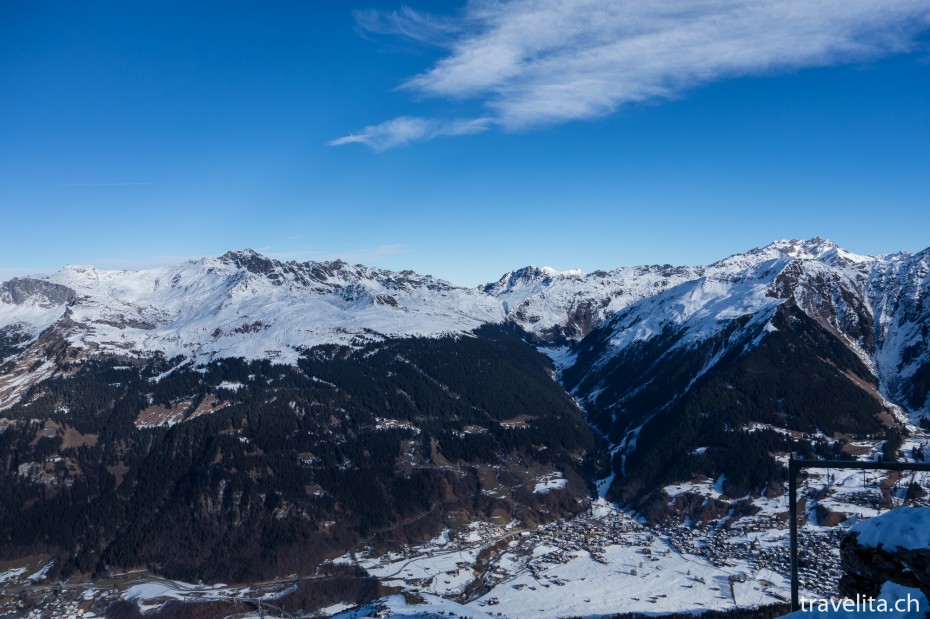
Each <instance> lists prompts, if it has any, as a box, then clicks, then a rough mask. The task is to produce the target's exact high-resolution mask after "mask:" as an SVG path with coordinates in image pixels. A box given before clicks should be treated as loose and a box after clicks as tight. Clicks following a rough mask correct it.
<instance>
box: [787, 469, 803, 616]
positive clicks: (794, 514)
mask: <svg viewBox="0 0 930 619" xmlns="http://www.w3.org/2000/svg"><path fill="white" fill-rule="evenodd" d="M797 494H798V467H797V460H795V459H794V457H791V458H790V459H789V460H788V522H789V523H790V528H791V611H792V612H794V611H796V610H799V609H800V608H801V602H800V600H799V598H798V496H797Z"/></svg>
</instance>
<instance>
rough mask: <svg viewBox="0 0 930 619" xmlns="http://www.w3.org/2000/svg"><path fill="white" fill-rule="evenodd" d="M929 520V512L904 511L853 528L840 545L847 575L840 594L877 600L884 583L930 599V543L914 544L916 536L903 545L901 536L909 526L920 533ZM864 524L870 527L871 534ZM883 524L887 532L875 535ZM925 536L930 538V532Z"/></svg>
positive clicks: (925, 532) (897, 511)
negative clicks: (898, 586) (919, 592)
mask: <svg viewBox="0 0 930 619" xmlns="http://www.w3.org/2000/svg"><path fill="white" fill-rule="evenodd" d="M900 512H908V513H907V514H904V513H900ZM927 518H930V509H919V508H901V509H897V510H893V511H891V512H888V513H887V514H883V515H882V516H878V517H876V518H872V519H870V520H869V521H866V522H863V523H860V525H857V526H856V527H853V529H852V530H850V532H849V533H848V534H847V535H846V537H844V538H843V541H842V542H841V543H840V557H841V560H842V564H843V571H844V572H845V574H844V575H843V577H842V578H841V579H840V585H839V589H840V591H839V592H840V594H841V595H844V596H847V597H854V596H855V595H856V594H859V595H863V596H871V597H877V596H878V593H879V590H880V589H881V587H882V584H883V583H885V582H889V581H890V582H893V583H897V584H899V585H902V586H905V587H913V588H917V589H920V590H921V591H922V592H923V593H924V595H928V596H930V544H925V545H922V544H920V543H916V544H915V543H913V539H914V536H910V541H911V542H912V543H906V542H905V543H902V542H901V534H902V533H905V534H906V529H907V528H908V527H909V526H910V527H915V528H917V529H918V530H917V532H918V534H919V533H921V531H923V530H924V529H925V527H924V526H923V525H924V522H925V521H926V519H927ZM908 522H910V523H913V524H908ZM862 525H871V526H870V527H869V528H870V529H871V531H869V530H866V529H864V528H863V527H862ZM882 525H885V526H884V529H885V530H886V531H887V533H882V534H881V535H878V536H876V535H875V530H876V529H880V527H881V526H882ZM924 535H925V536H930V530H926V531H924ZM876 541H877V542H878V543H876ZM908 546H910V547H908ZM921 546H922V547H921Z"/></svg>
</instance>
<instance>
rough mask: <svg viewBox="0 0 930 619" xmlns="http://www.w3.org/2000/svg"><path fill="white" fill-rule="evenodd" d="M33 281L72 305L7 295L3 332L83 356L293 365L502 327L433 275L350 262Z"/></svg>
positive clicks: (471, 296)
mask: <svg viewBox="0 0 930 619" xmlns="http://www.w3.org/2000/svg"><path fill="white" fill-rule="evenodd" d="M30 281H38V282H43V283H48V284H57V285H59V286H61V287H65V288H66V289H68V290H71V291H73V295H72V297H73V300H64V299H63V298H62V299H61V300H60V302H58V303H48V302H47V300H45V299H42V298H37V297H35V296H26V297H25V298H20V299H18V300H19V303H17V302H15V301H14V300H13V299H12V297H11V296H10V295H7V296H8V297H9V298H3V299H2V302H0V319H2V320H3V323H0V326H13V325H15V326H16V328H17V329H18V330H19V331H21V332H23V333H27V334H29V335H30V336H31V337H32V338H35V337H37V336H38V335H39V333H41V332H42V331H43V330H45V329H47V328H48V327H50V326H53V325H54V326H55V327H57V328H58V329H59V330H60V331H61V333H62V334H63V335H64V337H66V338H67V340H68V343H69V344H70V345H71V346H72V347H75V348H78V349H89V350H96V351H101V352H108V353H115V354H120V355H144V354H150V353H156V352H160V353H163V354H164V355H165V356H166V357H169V358H171V357H174V356H176V355H182V356H184V357H186V358H189V359H192V360H194V361H197V362H206V361H209V360H210V359H213V358H216V357H244V358H247V359H257V358H272V359H276V360H278V361H281V362H289V363H292V362H294V361H296V359H297V357H298V356H299V350H300V349H302V348H307V347H311V346H315V345H318V344H353V343H358V342H360V341H363V340H364V341H367V340H377V339H380V338H385V337H403V336H413V335H423V336H435V335H439V334H443V333H464V332H468V331H470V330H472V329H474V328H475V327H478V326H480V325H482V324H485V323H489V322H490V323H494V322H500V321H501V320H503V316H502V315H501V311H500V308H499V305H498V303H496V302H495V301H494V299H491V298H489V297H488V296H487V295H484V294H482V293H480V292H479V291H477V290H472V289H466V288H457V287H454V286H451V285H449V284H448V283H446V282H443V281H442V280H438V279H435V278H433V277H429V276H420V275H417V274H415V273H412V272H402V273H393V272H390V271H384V270H380V269H370V268H367V267H363V266H350V265H348V264H345V263H343V262H320V263H316V262H307V263H295V262H289V263H281V262H278V261H275V260H270V259H268V258H265V257H263V256H261V255H260V254H257V253H255V252H252V251H249V250H246V251H242V252H230V253H228V254H225V255H224V256H221V257H219V258H203V259H200V260H195V261H190V262H186V263H183V264H180V265H177V266H171V267H165V268H159V269H151V270H145V271H137V272H132V271H103V270H98V269H95V268H93V267H66V268H64V269H62V270H60V271H58V272H57V273H55V274H53V275H50V276H48V277H47V278H45V279H42V280H30ZM21 282H22V280H18V281H14V282H13V283H14V284H17V283H19V284H20V287H22V284H21Z"/></svg>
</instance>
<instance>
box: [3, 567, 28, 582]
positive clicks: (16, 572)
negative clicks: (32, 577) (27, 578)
mask: <svg viewBox="0 0 930 619" xmlns="http://www.w3.org/2000/svg"><path fill="white" fill-rule="evenodd" d="M25 573H26V568H24V567H14V568H13V569H10V570H7V571H5V572H0V584H2V583H5V582H7V581H8V580H13V579H14V578H16V577H18V576H22V575H23V574H25Z"/></svg>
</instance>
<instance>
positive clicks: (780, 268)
mask: <svg viewBox="0 0 930 619" xmlns="http://www.w3.org/2000/svg"><path fill="white" fill-rule="evenodd" d="M928 268H930V252H928V251H927V250H925V251H923V252H920V253H918V254H914V255H911V254H907V253H898V254H892V255H885V256H858V255H855V254H852V253H850V252H847V251H845V250H843V249H842V248H840V247H838V246H836V245H835V244H833V243H830V242H828V241H824V240H822V239H819V238H814V239H811V240H808V241H777V242H775V243H772V244H771V245H768V246H766V247H764V248H761V249H753V250H751V251H749V252H746V253H743V254H737V255H734V256H731V257H729V258H726V259H724V260H721V261H719V262H716V263H714V264H711V265H709V266H706V267H705V266H695V267H672V266H669V265H664V266H642V267H625V268H619V269H615V270H612V271H595V272H593V273H588V274H584V273H582V272H580V271H577V270H572V271H556V270H553V269H549V268H537V267H532V266H530V267H526V268H523V269H519V270H516V271H512V272H510V273H507V274H505V275H504V276H503V277H502V278H501V279H500V280H499V281H497V282H494V283H490V284H487V285H485V286H482V287H479V288H477V289H472V288H462V287H456V286H453V285H451V284H449V283H447V282H445V281H442V280H440V279H437V278H434V277H431V276H428V275H418V274H416V273H413V272H410V271H402V272H392V271H387V270H383V269H376V268H369V267H364V266H361V265H355V266H353V265H349V264H346V263H344V262H341V261H335V262H304V263H299V262H280V261H277V260H274V259H271V258H267V257H265V256H262V255H261V254H258V253H256V252H254V251H251V250H244V251H237V252H229V253H227V254H224V255H223V256H220V257H217V258H203V259H200V260H192V261H188V262H185V263H182V264H178V265H174V266H169V267H163V268H157V269H151V270H144V271H105V270H99V269H96V268H94V267H81V266H69V267H65V268H63V269H62V270H60V271H58V272H57V273H54V274H51V275H47V276H41V277H35V278H20V279H13V280H10V281H8V282H5V283H3V284H2V285H0V358H2V359H0V362H2V363H3V364H4V369H3V375H0V406H3V405H4V404H8V403H9V402H11V401H13V400H15V397H16V394H17V393H19V392H21V387H22V386H23V385H26V384H32V383H34V382H35V381H36V380H39V379H41V378H43V377H45V376H48V375H50V374H51V373H53V372H54V371H55V365H54V363H53V362H52V361H51V360H49V359H50V357H49V355H47V354H45V355H44V356H43V355H39V354H38V352H37V351H38V350H39V349H42V350H47V349H48V347H49V346H51V345H52V344H55V345H58V346H65V347H66V348H67V349H68V350H69V351H70V353H69V354H70V355H71V356H72V357H80V356H83V355H87V354H98V355H99V354H112V355H116V356H128V357H133V356H136V357H140V356H141V357H144V356H146V355H151V354H156V353H158V354H162V355H164V356H165V357H166V358H173V357H177V356H181V357H183V358H185V359H189V360H192V361H194V362H196V363H206V362H209V361H210V360H212V359H216V358H222V357H243V358H246V359H260V358H270V359H273V360H275V361H278V362H284V363H294V362H295V361H296V359H297V358H298V357H299V355H300V354H301V351H303V350H306V349H308V348H310V347H313V346H316V345H320V344H340V345H358V344H363V343H365V342H370V341H377V340H381V339H385V338H395V337H407V336H417V335H419V336H438V335H442V334H448V333H462V334H464V333H468V332H470V331H471V330H473V329H475V328H476V327H478V326H480V325H482V324H487V323H502V322H511V323H514V324H516V325H519V326H520V327H521V328H522V329H524V330H525V331H526V332H527V333H528V334H529V335H530V336H532V337H533V338H534V339H535V340H536V341H537V342H538V343H542V344H546V343H548V344H565V343H571V342H575V341H578V340H580V339H581V338H582V337H584V336H585V335H587V334H589V333H590V332H591V331H592V330H594V329H596V328H597V327H599V326H602V328H601V329H600V335H599V336H598V338H595V339H596V340H597V341H604V342H605V343H606V344H605V345H604V346H602V347H601V349H600V356H599V358H598V359H597V360H596V361H591V363H592V366H591V367H593V366H603V365H604V364H605V363H607V362H608V360H609V359H610V358H613V357H615V356H616V355H617V354H618V353H620V352H622V351H624V350H629V349H630V347H631V346H633V345H638V344H641V343H642V342H645V341H651V340H653V339H655V338H657V337H659V336H660V335H662V334H665V335H666V336H667V335H668V334H669V333H670V332H672V331H675V332H676V333H679V334H680V337H677V339H676V344H675V346H673V347H672V348H671V349H670V350H669V352H671V351H672V350H674V349H675V348H682V347H685V348H686V347H689V346H695V345H697V344H699V343H701V342H704V341H707V339H708V338H710V337H713V336H715V335H717V334H719V333H721V332H722V331H723V330H725V329H728V328H730V327H729V325H731V323H732V321H734V320H736V319H739V318H741V317H746V322H745V324H741V325H740V326H739V329H740V330H742V331H747V330H749V331H753V333H755V335H754V336H753V338H751V340H750V341H754V340H757V339H758V338H759V337H761V336H762V335H764V334H765V333H767V332H770V331H771V330H772V329H774V327H773V326H772V322H771V319H772V317H773V315H774V312H775V310H776V308H777V307H778V306H780V305H782V304H783V303H785V302H786V301H787V300H789V299H790V300H793V301H794V302H795V303H797V305H798V306H799V307H800V308H801V309H802V310H803V311H804V312H805V313H807V314H808V315H809V316H811V317H812V318H814V319H815V320H817V321H818V322H820V323H821V324H823V325H824V327H826V328H828V329H829V330H830V331H831V332H833V333H835V334H836V335H837V336H838V337H840V338H842V340H843V341H844V342H845V344H846V345H847V346H848V347H849V348H850V349H851V350H853V351H854V352H855V353H856V354H857V355H858V356H860V357H861V359H862V360H863V362H864V363H866V364H867V365H868V366H869V368H870V370H871V371H872V372H873V373H874V375H875V376H876V377H877V378H878V381H879V383H880V386H881V390H882V392H883V393H884V394H885V395H886V396H887V397H889V398H890V399H892V400H893V401H895V402H896V403H898V404H899V405H900V406H902V407H903V408H905V409H908V410H910V411H912V412H915V413H926V412H927V402H926V393H927V384H928V382H930V356H928V340H930V334H928V328H930V320H928V316H930V300H928V295H927V288H928V283H930V282H928ZM608 319H610V320H609V321H608ZM605 321H607V322H605ZM759 329H761V331H760V330H759ZM728 337H729V338H730V339H734V336H733V334H730V335H729V336H728ZM593 341H594V340H592V343H589V344H587V345H586V346H588V349H589V351H590V350H593V349H592V348H591V347H592V346H594V344H593ZM725 350H727V348H726V347H720V348H719V349H718V350H717V352H716V353H715V354H712V355H709V356H708V357H707V358H706V359H705V360H704V363H703V365H702V367H701V368H700V370H699V371H698V372H697V373H696V374H695V375H694V376H692V377H691V380H692V381H693V380H694V379H696V378H697V377H698V376H699V375H700V374H701V373H703V372H705V371H706V370H707V369H708V368H709V367H711V366H712V365H713V364H714V363H715V361H716V359H717V358H719V356H720V355H721V354H722V353H723V352H724V351H725ZM43 354H44V353H43ZM576 354H577V352H576ZM591 354H592V353H590V352H589V355H588V356H589V357H590V356H591ZM43 359H44V360H43ZM588 369H589V370H590V369H591V368H588ZM588 373H589V374H591V372H590V371H589V372H588ZM27 375H28V376H29V377H31V378H26V377H27ZM592 375H593V374H592ZM14 377H15V378H14ZM596 390H597V387H595V386H590V388H589V391H588V393H587V396H586V397H589V398H590V397H591V393H593V392H595V391H596ZM582 395H584V394H582Z"/></svg>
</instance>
